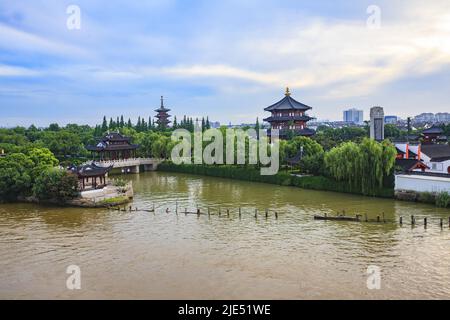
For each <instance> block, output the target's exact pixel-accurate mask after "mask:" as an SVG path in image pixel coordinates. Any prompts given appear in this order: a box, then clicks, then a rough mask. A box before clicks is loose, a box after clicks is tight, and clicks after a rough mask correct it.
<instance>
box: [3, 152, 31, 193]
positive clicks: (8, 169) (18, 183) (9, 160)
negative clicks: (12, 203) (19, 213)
mask: <svg viewBox="0 0 450 320" xmlns="http://www.w3.org/2000/svg"><path fill="white" fill-rule="evenodd" d="M33 166H34V164H33V161H32V160H31V159H30V158H28V157H27V156H26V155H25V154H23V153H13V154H9V155H7V156H6V157H3V158H0V199H3V200H15V199H17V198H18V197H20V196H28V195H29V194H30V190H31V185H32V177H31V170H32V169H33Z"/></svg>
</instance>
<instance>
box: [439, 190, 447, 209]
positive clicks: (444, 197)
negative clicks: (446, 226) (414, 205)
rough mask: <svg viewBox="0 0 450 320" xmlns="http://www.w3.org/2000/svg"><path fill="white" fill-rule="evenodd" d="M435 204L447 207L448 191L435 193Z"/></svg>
mask: <svg viewBox="0 0 450 320" xmlns="http://www.w3.org/2000/svg"><path fill="white" fill-rule="evenodd" d="M436 206H438V207H440V208H447V207H449V206H450V195H449V194H448V192H441V193H438V194H437V195H436Z"/></svg>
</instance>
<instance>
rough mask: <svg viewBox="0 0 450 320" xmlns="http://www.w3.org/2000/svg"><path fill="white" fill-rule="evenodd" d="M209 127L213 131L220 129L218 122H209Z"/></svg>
mask: <svg viewBox="0 0 450 320" xmlns="http://www.w3.org/2000/svg"><path fill="white" fill-rule="evenodd" d="M209 125H210V126H211V128H214V129H218V128H220V122H218V121H215V122H210V123H209Z"/></svg>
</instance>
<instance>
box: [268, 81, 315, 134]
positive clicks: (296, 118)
mask: <svg viewBox="0 0 450 320" xmlns="http://www.w3.org/2000/svg"><path fill="white" fill-rule="evenodd" d="M311 109H312V108H311V107H310V106H307V105H305V104H303V103H300V102H298V101H296V100H295V99H293V98H292V97H291V92H290V91H289V88H286V92H285V97H284V98H283V99H281V100H280V101H278V102H277V103H275V104H273V105H271V106H269V107H267V108H265V109H264V110H265V111H268V112H270V113H271V114H272V115H271V116H270V117H269V118H266V119H264V121H265V122H268V123H270V126H271V129H278V130H279V133H280V138H281V139H286V138H288V137H289V132H291V133H292V134H294V135H300V136H307V137H310V136H313V135H314V134H315V133H316V132H315V131H314V130H312V129H309V128H307V122H308V121H310V120H312V118H311V117H309V116H308V115H307V114H306V111H309V110H311ZM268 135H269V136H270V135H271V130H269V132H268Z"/></svg>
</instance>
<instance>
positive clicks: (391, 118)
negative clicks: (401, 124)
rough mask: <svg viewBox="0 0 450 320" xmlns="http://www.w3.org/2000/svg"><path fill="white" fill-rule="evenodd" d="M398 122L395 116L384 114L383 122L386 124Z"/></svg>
mask: <svg viewBox="0 0 450 320" xmlns="http://www.w3.org/2000/svg"><path fill="white" fill-rule="evenodd" d="M397 122H398V117H397V116H385V117H384V123H386V124H396V123H397Z"/></svg>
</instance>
